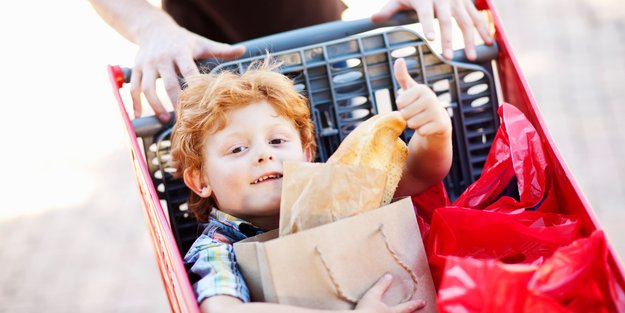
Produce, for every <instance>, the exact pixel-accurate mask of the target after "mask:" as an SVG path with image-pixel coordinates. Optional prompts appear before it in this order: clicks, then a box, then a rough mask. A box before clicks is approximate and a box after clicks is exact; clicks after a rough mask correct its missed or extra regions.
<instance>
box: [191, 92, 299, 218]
mask: <svg viewBox="0 0 625 313" xmlns="http://www.w3.org/2000/svg"><path fill="white" fill-rule="evenodd" d="M226 116H227V123H226V127H225V128H224V129H223V130H221V131H218V132H216V133H215V134H212V135H209V136H208V137H207V139H206V144H205V151H204V153H205V158H204V172H203V173H202V176H203V179H204V183H205V185H206V186H207V187H208V188H209V190H211V191H212V194H213V197H214V199H215V202H216V205H217V207H218V208H219V209H220V210H222V211H224V212H226V213H228V214H231V215H234V216H237V217H239V218H243V219H246V220H248V221H250V222H252V223H254V219H257V218H261V219H262V218H264V217H274V216H277V215H279V210H280V196H281V193H282V162H283V161H287V160H288V161H309V160H308V159H309V156H310V154H309V152H308V151H304V149H303V148H302V142H301V139H300V135H299V132H298V131H297V130H296V129H295V127H294V125H293V123H292V122H291V121H290V120H288V119H286V118H284V117H282V116H279V115H278V113H276V111H275V110H274V108H273V107H272V106H271V105H270V104H269V103H268V102H266V101H260V102H256V103H251V104H249V105H247V106H245V107H243V108H240V109H236V110H233V111H230V112H228V113H227V115H226ZM258 226H260V225H258Z"/></svg>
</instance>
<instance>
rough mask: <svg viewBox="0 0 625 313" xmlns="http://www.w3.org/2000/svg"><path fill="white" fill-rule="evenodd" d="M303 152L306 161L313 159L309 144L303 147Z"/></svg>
mask: <svg viewBox="0 0 625 313" xmlns="http://www.w3.org/2000/svg"><path fill="white" fill-rule="evenodd" d="M304 154H306V162H312V161H313V159H312V158H313V157H312V149H311V148H310V145H308V146H307V147H306V149H304Z"/></svg>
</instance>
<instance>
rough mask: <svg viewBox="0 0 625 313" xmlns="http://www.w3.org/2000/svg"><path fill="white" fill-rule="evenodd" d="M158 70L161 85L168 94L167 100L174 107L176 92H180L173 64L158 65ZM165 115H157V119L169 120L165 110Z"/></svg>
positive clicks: (176, 99) (176, 100)
mask: <svg viewBox="0 0 625 313" xmlns="http://www.w3.org/2000/svg"><path fill="white" fill-rule="evenodd" d="M159 72H160V75H161V80H162V81H163V86H164V87H165V91H166V92H167V95H168V96H169V100H171V103H172V105H173V106H174V107H175V106H176V103H177V102H178V94H179V93H180V82H179V81H178V75H177V74H176V71H175V70H174V67H173V65H170V66H162V67H159ZM165 115H167V116H161V115H159V119H161V120H163V121H167V120H169V114H167V113H166V112H165Z"/></svg>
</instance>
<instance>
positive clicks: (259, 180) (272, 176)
mask: <svg viewBox="0 0 625 313" xmlns="http://www.w3.org/2000/svg"><path fill="white" fill-rule="evenodd" d="M279 178H282V174H280V173H271V174H265V175H263V176H261V177H259V178H257V179H256V180H255V181H253V182H251V183H250V184H251V185H256V184H259V183H262V182H264V181H268V180H273V179H279Z"/></svg>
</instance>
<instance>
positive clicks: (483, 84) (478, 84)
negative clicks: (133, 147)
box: [125, 13, 499, 255]
mask: <svg viewBox="0 0 625 313" xmlns="http://www.w3.org/2000/svg"><path fill="white" fill-rule="evenodd" d="M415 22H416V14H414V13H401V14H398V15H396V16H395V17H394V18H392V19H391V20H390V21H389V22H387V23H386V25H384V26H394V27H383V28H378V27H379V26H380V25H373V24H371V23H370V22H369V21H368V20H367V21H365V20H359V21H352V22H333V23H326V24H322V25H317V26H312V27H307V28H303V29H299V30H295V31H290V32H285V33H281V34H276V35H272V36H268V37H264V38H259V39H255V40H251V41H248V42H245V43H242V44H244V45H245V46H246V48H247V50H246V51H247V52H246V55H245V56H244V57H243V58H241V59H238V60H234V61H229V62H216V60H205V61H202V62H201V64H200V68H201V70H203V71H204V72H213V73H214V72H219V71H223V70H230V71H234V72H240V71H243V70H245V69H246V68H247V66H248V65H249V64H251V63H252V62H254V61H256V60H259V59H263V58H265V57H266V52H267V51H270V53H271V56H272V57H273V58H275V59H276V60H278V61H279V62H281V63H282V66H281V67H280V68H279V71H280V72H282V73H283V74H285V75H286V76H288V77H290V78H291V79H293V81H294V84H295V88H296V89H297V90H298V91H299V92H301V93H302V94H303V95H304V96H306V98H307V99H308V100H309V104H310V110H311V116H312V118H313V120H314V123H315V132H316V141H317V146H318V148H317V153H316V156H317V158H316V160H315V161H316V162H324V161H325V160H326V159H327V158H328V157H329V156H330V155H331V154H332V153H333V152H334V150H335V149H336V148H337V147H338V145H339V144H340V142H341V141H342V140H343V139H344V138H345V137H346V136H347V135H348V134H349V133H350V132H351V131H352V130H353V129H354V128H355V127H356V126H357V125H358V124H359V123H361V122H362V121H364V120H366V119H368V118H370V117H371V116H373V115H375V114H378V113H383V112H387V111H392V110H396V109H397V108H396V106H395V97H396V96H397V91H398V90H399V84H398V83H397V82H396V81H395V79H394V75H393V63H394V61H395V60H396V59H397V58H404V59H405V60H406V64H407V67H408V71H409V73H410V74H411V76H412V77H413V78H414V79H415V80H416V81H417V82H419V83H422V84H426V85H427V86H429V87H431V88H432V89H433V90H434V92H435V93H436V95H437V96H438V98H439V100H440V102H441V103H442V104H443V105H445V107H446V109H447V112H448V113H449V115H450V117H451V120H452V128H453V145H454V149H453V151H454V152H453V163H452V167H451V170H450V172H449V174H448V176H447V177H446V178H445V179H444V185H445V188H446V190H447V193H448V194H449V197H450V198H451V199H452V200H453V199H455V198H456V197H457V196H459V195H460V194H461V193H462V192H463V191H464V190H465V189H466V187H468V186H469V185H470V184H471V183H473V182H474V181H475V180H476V179H477V178H478V177H479V176H480V174H481V172H482V168H483V165H484V161H485V160H486V156H487V154H488V151H489V149H490V146H491V144H492V142H493V139H494V136H495V134H496V132H497V128H498V126H499V118H498V116H497V108H498V96H497V88H496V77H495V72H496V68H494V67H495V65H494V64H495V62H493V60H494V59H496V57H497V54H498V49H497V46H496V45H492V46H486V45H482V46H478V47H477V54H478V57H477V60H475V61H472V62H469V61H468V60H466V58H464V52H463V51H461V50H458V51H455V53H454V58H453V59H452V60H451V61H447V60H444V59H443V58H442V57H441V56H440V55H439V54H437V53H436V52H435V51H434V50H433V49H432V48H431V47H430V46H429V45H428V42H427V41H426V40H424V39H423V38H422V37H421V36H420V35H419V34H418V33H417V32H416V31H415V30H414V29H412V28H410V26H409V24H411V23H412V24H414V23H415ZM399 25H405V26H399ZM337 27H338V28H337ZM129 72H130V71H129V70H128V69H125V75H126V77H125V81H129V77H128V76H129ZM174 122H175V121H173V119H172V123H174ZM132 124H133V127H134V130H135V133H136V135H137V137H138V138H141V140H142V145H143V150H144V153H145V157H146V161H147V162H146V163H147V166H148V170H149V172H150V176H151V179H152V182H153V184H154V186H155V187H156V191H157V194H158V197H159V199H160V200H161V204H162V205H163V208H164V209H165V210H166V211H167V214H168V218H169V222H170V226H171V229H172V232H173V234H174V237H175V239H176V243H177V245H178V249H179V251H180V253H181V254H182V255H184V254H185V253H186V252H187V251H188V249H189V248H190V246H191V244H192V243H193V242H194V241H195V239H196V238H197V236H198V235H199V233H200V232H201V229H199V227H198V222H197V221H196V220H195V218H194V216H193V214H192V213H191V212H190V211H189V210H188V206H187V203H186V202H187V197H188V193H189V191H188V189H187V187H186V186H185V184H184V182H183V181H182V179H181V178H178V179H177V178H174V175H173V173H174V169H173V168H172V167H171V165H170V162H169V161H170V160H171V155H170V141H169V138H170V134H171V130H172V124H171V123H170V124H168V125H162V124H161V123H160V122H159V121H158V119H157V118H156V117H154V116H148V117H143V118H138V119H135V120H133V122H132ZM412 134H413V131H412V130H410V129H407V130H406V131H405V132H404V133H403V134H402V137H401V138H402V139H403V140H405V141H406V142H408V140H409V139H410V138H411V136H412Z"/></svg>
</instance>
